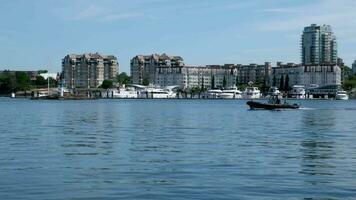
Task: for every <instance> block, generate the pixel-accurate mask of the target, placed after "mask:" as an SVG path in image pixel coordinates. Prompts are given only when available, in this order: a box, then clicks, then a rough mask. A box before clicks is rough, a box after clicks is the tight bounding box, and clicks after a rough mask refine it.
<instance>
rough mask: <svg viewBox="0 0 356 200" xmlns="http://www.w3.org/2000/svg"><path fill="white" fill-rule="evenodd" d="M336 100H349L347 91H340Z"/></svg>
mask: <svg viewBox="0 0 356 200" xmlns="http://www.w3.org/2000/svg"><path fill="white" fill-rule="evenodd" d="M335 99H336V100H348V99H349V95H347V92H346V91H343V90H340V91H337V92H336V95H335Z"/></svg>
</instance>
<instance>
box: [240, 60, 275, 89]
mask: <svg viewBox="0 0 356 200" xmlns="http://www.w3.org/2000/svg"><path fill="white" fill-rule="evenodd" d="M236 69H237V82H238V83H243V84H247V83H249V82H253V83H261V84H266V85H270V83H269V81H270V76H271V72H272V65H271V63H270V62H265V64H264V65H258V64H250V65H241V64H237V65H236Z"/></svg>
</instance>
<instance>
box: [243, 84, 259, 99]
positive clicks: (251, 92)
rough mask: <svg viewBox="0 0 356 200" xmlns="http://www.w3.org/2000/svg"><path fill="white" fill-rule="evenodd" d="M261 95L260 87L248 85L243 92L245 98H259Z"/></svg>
mask: <svg viewBox="0 0 356 200" xmlns="http://www.w3.org/2000/svg"><path fill="white" fill-rule="evenodd" d="M261 96H262V95H261V91H260V90H259V89H258V87H247V88H246V89H245V91H244V93H243V98H245V99H259V98H261Z"/></svg>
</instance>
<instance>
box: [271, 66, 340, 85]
mask: <svg viewBox="0 0 356 200" xmlns="http://www.w3.org/2000/svg"><path fill="white" fill-rule="evenodd" d="M287 75H288V78H289V82H288V84H289V86H293V85H303V86H305V87H306V88H308V87H311V86H313V87H314V86H316V85H317V86H319V87H324V86H340V85H341V69H340V67H338V66H336V65H330V66H320V65H314V66H303V65H300V64H294V63H288V64H282V63H277V67H273V70H272V76H271V82H272V84H273V83H274V86H277V87H278V86H279V83H280V81H281V78H282V77H283V78H284V80H285V78H286V76H287Z"/></svg>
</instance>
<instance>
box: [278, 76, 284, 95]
mask: <svg viewBox="0 0 356 200" xmlns="http://www.w3.org/2000/svg"><path fill="white" fill-rule="evenodd" d="M279 89H280V90H281V91H283V90H284V77H283V75H282V76H281V80H280V82H279Z"/></svg>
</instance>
